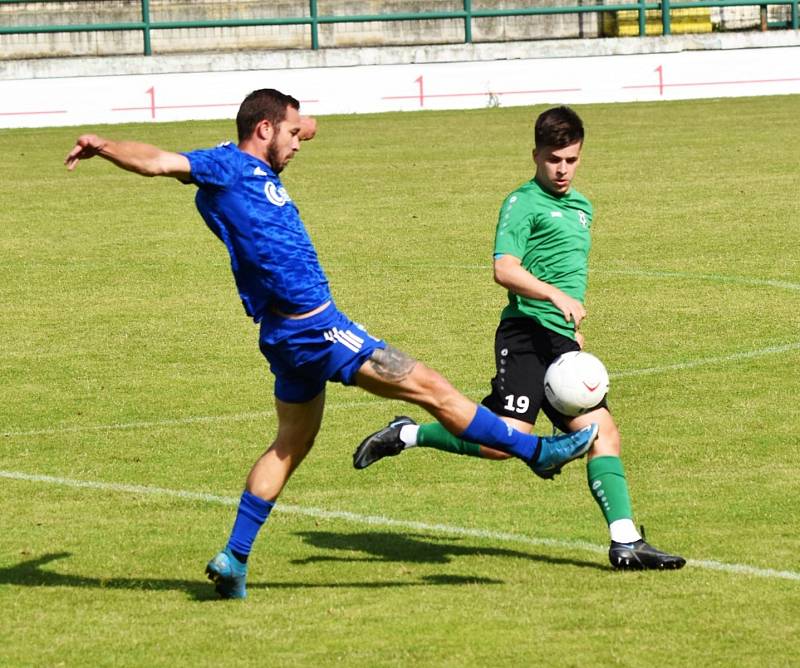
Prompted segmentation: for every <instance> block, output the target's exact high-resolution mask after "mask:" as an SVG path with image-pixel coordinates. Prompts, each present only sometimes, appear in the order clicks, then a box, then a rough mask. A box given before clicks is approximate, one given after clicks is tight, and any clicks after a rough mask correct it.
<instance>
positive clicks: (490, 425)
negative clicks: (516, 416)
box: [461, 406, 540, 463]
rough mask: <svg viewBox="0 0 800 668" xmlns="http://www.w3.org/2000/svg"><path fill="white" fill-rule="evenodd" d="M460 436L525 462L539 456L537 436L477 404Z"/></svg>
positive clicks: (534, 459)
mask: <svg viewBox="0 0 800 668" xmlns="http://www.w3.org/2000/svg"><path fill="white" fill-rule="evenodd" d="M461 438H463V439H464V440H466V441H472V442H473V443H480V444H481V445H485V446H488V447H490V448H495V449H497V450H502V451H503V452H507V453H508V454H510V455H514V456H515V457H519V458H520V459H522V460H523V461H525V462H531V463H532V462H535V461H536V458H537V457H538V456H539V449H540V440H539V437H538V436H534V435H533V434H524V433H523V432H521V431H517V430H516V429H513V428H512V427H511V426H509V425H507V424H506V423H505V422H503V421H502V420H501V419H500V418H499V417H497V416H496V415H495V414H494V413H492V411H490V410H489V409H488V408H486V407H484V406H478V411H477V412H476V413H475V417H474V418H472V422H470V423H469V426H468V427H467V428H466V429H465V430H464V433H462V434H461Z"/></svg>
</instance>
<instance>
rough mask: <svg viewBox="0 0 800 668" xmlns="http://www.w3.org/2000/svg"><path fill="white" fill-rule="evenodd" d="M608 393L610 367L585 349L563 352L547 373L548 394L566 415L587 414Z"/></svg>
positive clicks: (546, 393) (554, 405) (556, 407)
mask: <svg viewBox="0 0 800 668" xmlns="http://www.w3.org/2000/svg"><path fill="white" fill-rule="evenodd" d="M607 393H608V371H606V367H605V366H604V365H603V363H602V362H601V361H600V360H599V359H597V358H596V357H595V356H594V355H592V354H591V353H587V352H584V351H583V350H575V351H572V352H569V353H564V354H563V355H560V356H559V357H557V358H556V359H555V360H554V361H553V363H552V364H551V365H550V366H549V367H547V371H546V372H545V374H544V394H545V396H546V397H547V400H548V401H549V402H550V404H551V405H552V406H553V408H555V409H556V410H557V411H558V412H559V413H562V414H563V415H569V416H572V417H575V416H577V415H583V414H584V413H586V412H588V411H590V410H591V409H592V408H594V407H595V406H597V404H599V403H600V402H601V401H602V400H603V398H604V397H605V396H606V394H607Z"/></svg>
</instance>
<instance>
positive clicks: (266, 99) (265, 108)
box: [236, 88, 300, 141]
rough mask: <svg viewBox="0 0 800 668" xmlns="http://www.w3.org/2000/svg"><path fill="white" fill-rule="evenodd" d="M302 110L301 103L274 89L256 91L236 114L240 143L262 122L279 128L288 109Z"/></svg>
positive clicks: (245, 100)
mask: <svg viewBox="0 0 800 668" xmlns="http://www.w3.org/2000/svg"><path fill="white" fill-rule="evenodd" d="M288 107H292V108H294V109H297V110H298V111H299V110H300V103H299V102H298V101H297V100H296V99H295V98H293V97H292V96H291V95H285V94H284V93H281V92H280V91H278V90H275V89H274V88H261V89H259V90H254V91H253V92H252V93H250V95H248V96H247V97H246V98H244V100H243V101H242V104H241V105H240V106H239V113H238V114H236V132H237V133H238V135H239V141H242V140H244V139H247V138H248V137H249V136H250V135H251V134H253V130H255V129H256V125H258V124H259V123H260V122H261V121H265V120H266V121H269V122H270V123H271V124H272V125H274V126H276V127H277V126H278V125H280V124H281V123H282V122H283V120H284V119H285V118H286V109H287V108H288Z"/></svg>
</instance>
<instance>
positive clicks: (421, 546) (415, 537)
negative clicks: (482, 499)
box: [292, 531, 608, 571]
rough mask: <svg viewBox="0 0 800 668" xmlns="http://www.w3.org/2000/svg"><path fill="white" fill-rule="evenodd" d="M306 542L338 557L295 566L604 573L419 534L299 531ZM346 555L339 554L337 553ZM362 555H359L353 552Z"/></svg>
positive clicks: (590, 564)
mask: <svg viewBox="0 0 800 668" xmlns="http://www.w3.org/2000/svg"><path fill="white" fill-rule="evenodd" d="M296 535H298V536H300V537H301V538H302V539H303V540H304V541H305V542H306V543H308V544H309V545H313V546H314V547H317V548H321V549H325V550H336V551H337V552H338V554H328V555H318V556H311V557H306V558H305V559H297V560H295V561H293V562H292V563H295V564H312V563H318V562H323V561H364V562H376V561H377V562H404V563H415V564H447V563H450V562H451V561H453V558H454V557H462V556H466V557H506V558H507V557H511V558H514V559H527V560H530V561H539V562H542V563H546V564H555V565H562V566H577V567H579V568H595V569H598V570H601V571H605V570H608V569H607V568H606V567H605V566H604V565H602V564H599V563H597V562H596V561H588V560H583V559H570V558H561V557H553V556H549V555H541V554H530V553H529V552H520V551H519V550H509V549H506V548H498V547H474V546H468V545H462V544H460V542H459V541H460V539H455V541H454V540H453V539H452V538H447V539H444V538H435V537H432V536H429V535H423V534H398V533H389V532H362V533H333V532H330V531H301V532H298V533H297V534H296ZM344 552H347V553H349V554H347V555H343V554H341V553H344ZM356 552H359V553H366V554H367V555H369V556H362V555H360V554H353V553H356Z"/></svg>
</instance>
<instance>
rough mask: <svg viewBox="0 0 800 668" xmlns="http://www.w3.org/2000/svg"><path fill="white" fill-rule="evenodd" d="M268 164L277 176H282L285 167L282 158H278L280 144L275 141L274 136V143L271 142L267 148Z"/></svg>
mask: <svg viewBox="0 0 800 668" xmlns="http://www.w3.org/2000/svg"><path fill="white" fill-rule="evenodd" d="M267 164H268V165H269V166H270V167H272V171H273V172H275V173H276V174H280V173H281V172H282V171H283V168H284V166H285V165H283V164H281V162H280V158H279V156H278V143H277V142H276V141H275V137H274V136H273V138H272V141H270V143H269V146H267Z"/></svg>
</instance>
